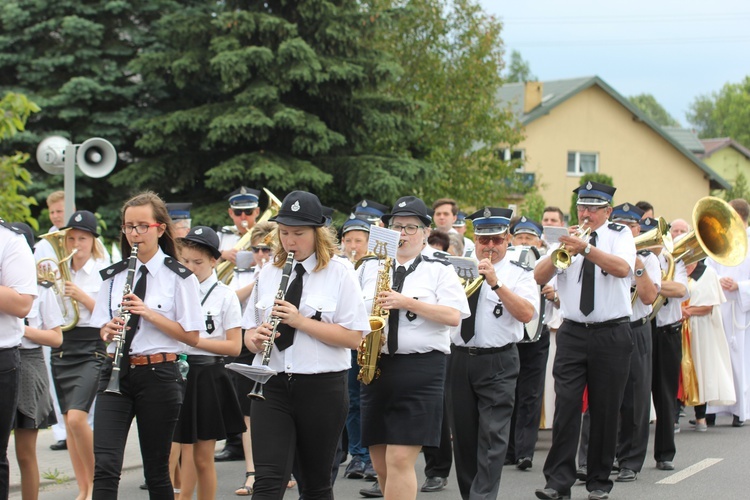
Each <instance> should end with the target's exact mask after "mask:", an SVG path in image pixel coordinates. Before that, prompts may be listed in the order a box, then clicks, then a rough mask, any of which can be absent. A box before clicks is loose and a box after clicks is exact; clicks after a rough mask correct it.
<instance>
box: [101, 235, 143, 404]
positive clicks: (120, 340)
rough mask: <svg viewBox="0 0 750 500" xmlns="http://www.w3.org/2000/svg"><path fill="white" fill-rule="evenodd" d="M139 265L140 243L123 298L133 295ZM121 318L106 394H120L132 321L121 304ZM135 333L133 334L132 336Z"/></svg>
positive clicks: (131, 260)
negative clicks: (121, 361) (124, 350)
mask: <svg viewBox="0 0 750 500" xmlns="http://www.w3.org/2000/svg"><path fill="white" fill-rule="evenodd" d="M137 263H138V243H133V247H132V248H131V250H130V257H129V258H128V275H127V276H126V278H125V287H124V288H123V290H122V296H123V297H125V296H126V295H128V294H129V293H133V283H134V282H135V266H136V264H137ZM119 316H120V317H121V318H122V319H123V321H124V323H123V324H122V330H120V331H119V332H118V333H117V335H115V336H114V338H113V341H114V342H115V356H114V358H113V359H112V373H111V374H110V375H109V383H108V384H107V388H106V389H105V390H104V392H109V393H112V394H120V360H122V354H123V353H122V350H123V349H124V348H125V335H127V328H128V321H130V316H131V314H130V311H128V310H127V309H125V308H124V307H122V304H120V309H119ZM133 333H135V332H132V333H131V335H132V334H133Z"/></svg>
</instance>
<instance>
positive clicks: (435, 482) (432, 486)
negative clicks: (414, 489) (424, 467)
mask: <svg viewBox="0 0 750 500" xmlns="http://www.w3.org/2000/svg"><path fill="white" fill-rule="evenodd" d="M446 486H448V478H445V477H428V478H427V479H425V480H424V484H423V485H422V488H421V489H420V491H421V492H422V493H430V492H433V491H442V490H444V489H445V487H446Z"/></svg>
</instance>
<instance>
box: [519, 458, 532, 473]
mask: <svg viewBox="0 0 750 500" xmlns="http://www.w3.org/2000/svg"><path fill="white" fill-rule="evenodd" d="M531 464H532V462H531V459H530V458H529V457H523V458H519V459H518V463H517V464H516V469H519V470H526V469H531Z"/></svg>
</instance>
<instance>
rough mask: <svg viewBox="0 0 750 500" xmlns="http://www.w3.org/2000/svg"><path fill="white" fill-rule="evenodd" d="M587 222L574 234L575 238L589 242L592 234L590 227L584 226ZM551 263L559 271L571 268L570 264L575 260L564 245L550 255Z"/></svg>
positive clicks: (585, 220)
mask: <svg viewBox="0 0 750 500" xmlns="http://www.w3.org/2000/svg"><path fill="white" fill-rule="evenodd" d="M587 222H588V219H584V221H583V224H581V225H580V226H578V229H577V230H576V232H575V233H574V234H573V236H575V237H577V238H581V239H582V240H584V241H587V240H588V238H589V234H591V228H590V227H586V228H584V225H585V224H586V223H587ZM550 261H551V262H552V265H553V266H555V267H556V268H558V269H567V268H568V267H570V263H571V262H572V261H573V258H572V257H571V255H570V251H568V249H567V248H565V245H564V244H563V245H560V246H559V247H558V248H556V249H555V250H554V251H553V252H552V254H550Z"/></svg>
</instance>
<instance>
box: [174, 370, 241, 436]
mask: <svg viewBox="0 0 750 500" xmlns="http://www.w3.org/2000/svg"><path fill="white" fill-rule="evenodd" d="M191 358H193V359H192V360H191ZM211 358H213V359H220V358H218V357H215V356H196V357H192V356H188V364H190V371H188V376H187V384H186V386H185V400H184V401H183V403H182V409H181V410H180V420H179V422H178V423H177V427H176V428H175V431H174V438H173V441H174V442H175V443H185V444H194V443H196V442H197V441H198V440H201V441H208V440H211V439H216V440H221V439H226V438H227V436H231V435H233V434H241V433H243V432H245V422H244V420H243V418H242V412H241V411H240V404H239V402H238V401H237V395H236V394H235V392H234V386H233V385H232V381H231V380H230V378H229V373H228V371H227V369H226V368H224V363H223V362H215V363H210V364H204V363H205V362H206V361H210V360H211ZM196 360H198V361H200V363H201V364H198V363H196ZM191 361H193V362H191Z"/></svg>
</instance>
